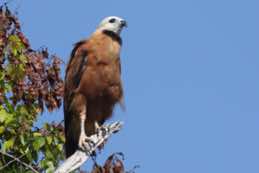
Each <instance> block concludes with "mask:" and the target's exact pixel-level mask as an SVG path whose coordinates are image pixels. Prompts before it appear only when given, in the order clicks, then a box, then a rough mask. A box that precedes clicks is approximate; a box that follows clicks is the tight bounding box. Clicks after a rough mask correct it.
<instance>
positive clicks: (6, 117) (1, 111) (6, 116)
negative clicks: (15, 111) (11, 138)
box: [0, 106, 14, 124]
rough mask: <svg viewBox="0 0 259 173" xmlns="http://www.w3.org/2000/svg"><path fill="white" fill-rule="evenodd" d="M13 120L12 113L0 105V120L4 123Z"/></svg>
mask: <svg viewBox="0 0 259 173" xmlns="http://www.w3.org/2000/svg"><path fill="white" fill-rule="evenodd" d="M13 120H14V117H13V115H12V114H10V113H8V112H7V111H6V110H5V108H3V106H0V122H5V124H9V123H10V122H11V121H13Z"/></svg>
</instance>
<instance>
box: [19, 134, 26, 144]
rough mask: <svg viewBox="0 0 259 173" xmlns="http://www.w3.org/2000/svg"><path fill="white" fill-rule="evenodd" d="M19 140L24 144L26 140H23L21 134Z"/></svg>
mask: <svg viewBox="0 0 259 173" xmlns="http://www.w3.org/2000/svg"><path fill="white" fill-rule="evenodd" d="M20 141H21V143H22V145H25V144H26V142H25V140H24V136H23V135H21V136H20Z"/></svg>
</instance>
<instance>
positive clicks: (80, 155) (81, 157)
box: [55, 122, 123, 173]
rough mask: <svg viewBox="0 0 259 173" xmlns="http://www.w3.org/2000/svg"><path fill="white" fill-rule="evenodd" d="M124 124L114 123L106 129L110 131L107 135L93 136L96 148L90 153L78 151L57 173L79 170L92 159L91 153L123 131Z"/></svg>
mask: <svg viewBox="0 0 259 173" xmlns="http://www.w3.org/2000/svg"><path fill="white" fill-rule="evenodd" d="M122 124H123V123H122V122H115V123H112V124H110V125H107V126H105V127H104V128H107V129H108V131H107V132H106V133H105V134H102V135H100V134H99V135H97V134H94V135H92V136H91V137H90V138H91V140H92V141H93V142H94V146H93V147H92V148H91V150H90V151H88V152H85V151H82V150H77V151H76V152H75V153H74V154H73V155H72V156H70V157H69V158H67V159H66V160H65V161H64V163H63V164H62V165H61V166H59V167H58V168H57V170H56V171H55V173H69V172H71V171H73V170H76V169H77V168H79V167H80V166H81V165H82V164H84V163H85V162H86V161H87V160H88V159H89V158H90V157H91V153H92V152H93V151H95V150H96V149H97V148H98V146H99V145H101V144H102V143H103V142H104V141H105V140H106V139H108V138H109V137H110V136H111V135H112V134H114V133H116V132H118V131H119V130H120V129H121V127H122Z"/></svg>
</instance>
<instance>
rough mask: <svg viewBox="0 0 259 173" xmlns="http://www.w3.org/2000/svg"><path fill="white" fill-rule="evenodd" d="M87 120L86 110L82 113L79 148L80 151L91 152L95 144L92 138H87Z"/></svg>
mask: <svg viewBox="0 0 259 173" xmlns="http://www.w3.org/2000/svg"><path fill="white" fill-rule="evenodd" d="M85 120H86V110H84V111H82V112H81V113H80V128H81V132H80V136H79V142H78V146H79V148H80V149H82V150H84V151H89V152H90V151H91V149H92V147H93V146H94V144H95V143H94V142H93V141H92V140H91V138H90V137H88V136H86V134H85Z"/></svg>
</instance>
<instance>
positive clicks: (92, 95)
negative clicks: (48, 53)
mask: <svg viewBox="0 0 259 173" xmlns="http://www.w3.org/2000/svg"><path fill="white" fill-rule="evenodd" d="M125 26H126V21H125V20H123V19H121V18H119V17H116V16H111V17H107V18H105V19H103V20H102V21H101V23H100V25H99V26H98V27H97V29H96V31H95V32H94V33H93V34H92V35H91V36H90V37H89V38H88V39H87V40H82V41H80V42H78V43H76V44H75V47H74V49H73V50H72V53H71V57H70V60H69V64H68V66H67V69H66V77H65V96H64V118H65V137H66V142H65V150H66V156H67V157H69V156H70V155H72V154H73V153H74V152H75V151H76V149H78V148H80V149H83V150H87V149H89V143H90V142H91V141H90V138H89V136H91V135H92V134H95V133H96V132H97V131H98V128H100V126H101V125H102V124H103V123H104V122H105V120H107V119H108V118H109V117H111V116H112V112H113V108H114V106H115V105H116V104H117V103H120V104H123V103H122V102H123V89H122V82H121V64H120V48H121V44H122V40H121V38H120V33H121V30H122V29H123V27H125Z"/></svg>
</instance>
